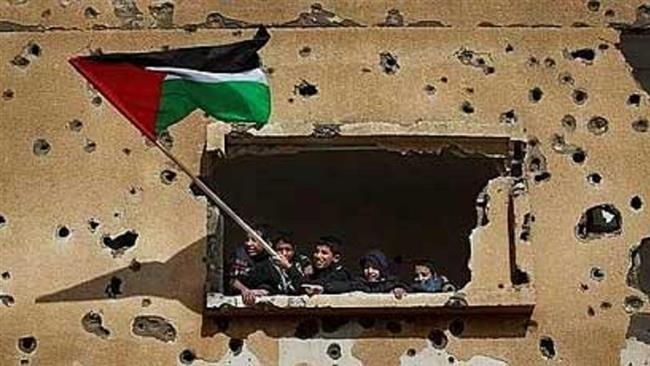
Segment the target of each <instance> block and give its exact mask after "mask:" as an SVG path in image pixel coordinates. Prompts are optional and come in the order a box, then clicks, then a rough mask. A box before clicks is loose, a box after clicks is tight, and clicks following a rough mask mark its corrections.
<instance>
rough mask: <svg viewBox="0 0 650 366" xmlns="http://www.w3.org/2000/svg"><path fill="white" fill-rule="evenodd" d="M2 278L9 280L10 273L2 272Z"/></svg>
mask: <svg viewBox="0 0 650 366" xmlns="http://www.w3.org/2000/svg"><path fill="white" fill-rule="evenodd" d="M2 279H3V280H10V279H11V273H9V272H6V271H5V272H2Z"/></svg>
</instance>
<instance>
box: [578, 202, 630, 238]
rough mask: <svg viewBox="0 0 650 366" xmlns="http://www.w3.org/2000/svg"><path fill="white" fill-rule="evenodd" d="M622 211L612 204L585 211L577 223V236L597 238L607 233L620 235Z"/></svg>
mask: <svg viewBox="0 0 650 366" xmlns="http://www.w3.org/2000/svg"><path fill="white" fill-rule="evenodd" d="M622 226H623V223H622V218H621V213H620V211H619V210H618V209H617V208H616V207H615V206H614V205H612V204H602V205H597V206H593V207H591V208H589V209H588V210H587V211H585V212H584V213H583V214H582V216H581V217H580V220H579V221H578V224H577V225H576V236H577V237H578V238H579V239H581V240H591V239H597V238H600V237H602V236H605V235H620V234H621V231H622Z"/></svg>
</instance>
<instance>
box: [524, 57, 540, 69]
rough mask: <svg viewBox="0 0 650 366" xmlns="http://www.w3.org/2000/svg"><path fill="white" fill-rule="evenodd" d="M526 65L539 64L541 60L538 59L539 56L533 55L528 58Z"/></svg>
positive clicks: (533, 65) (534, 65)
mask: <svg viewBox="0 0 650 366" xmlns="http://www.w3.org/2000/svg"><path fill="white" fill-rule="evenodd" d="M526 65H528V67H536V66H539V60H538V59H537V57H535V56H531V57H529V58H528V61H526Z"/></svg>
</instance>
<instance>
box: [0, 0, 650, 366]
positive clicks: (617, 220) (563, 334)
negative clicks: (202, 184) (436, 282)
mask: <svg viewBox="0 0 650 366" xmlns="http://www.w3.org/2000/svg"><path fill="white" fill-rule="evenodd" d="M260 9H263V10H260ZM649 18H650V4H649V3H646V2H644V1H642V0H638V1H636V0H630V1H605V0H602V1H595V0H589V1H587V0H585V1H566V2H561V3H558V2H557V1H551V0H546V1H518V2H516V3H514V2H510V1H497V0H495V1H489V2H488V1H470V0H463V1H447V2H439V3H437V4H436V6H432V5H431V4H430V3H428V2H421V1H401V2H393V1H373V2H364V3H362V4H359V3H358V2H343V1H328V2H322V3H321V4H313V3H311V2H305V1H290V0H286V1H276V2H273V3H272V4H268V3H267V2H261V1H248V2H245V4H241V3H239V2H225V1H224V2H219V3H218V4H217V3H215V2H210V1H191V2H190V1H180V0H178V1H134V0H93V1H80V0H48V1H35V0H4V1H2V2H0V39H1V40H2V43H1V46H0V75H1V79H0V80H1V84H0V89H1V92H2V99H0V121H1V125H2V127H3V128H4V133H3V134H2V139H1V140H0V156H2V157H3V158H2V159H3V160H2V165H0V169H1V171H0V174H1V176H2V181H1V182H2V190H1V191H0V192H2V195H1V198H2V200H1V202H0V215H1V216H0V273H2V275H1V277H0V301H1V303H0V329H2V331H1V332H0V361H1V362H0V364H2V365H5V364H7V365H12V364H35V365H36V364H38V365H61V364H72V365H91V364H92V365H113V364H131V363H133V364H152V365H155V364H172V365H173V364H197V365H222V364H260V365H265V364H288V365H294V364H295V365H320V364H331V363H333V362H336V363H339V364H368V365H372V364H391V365H392V364H404V365H415V364H425V363H426V364H445V363H448V364H467V365H485V364H488V365H492V364H494V365H504V364H509V365H530V364H542V363H564V364H569V365H613V364H619V363H620V364H624V365H628V364H629V363H632V364H633V365H636V364H642V363H643V362H647V361H648V357H650V356H648V354H650V351H649V349H650V346H649V345H648V344H647V343H648V342H649V341H648V337H647V331H646V329H647V326H646V323H647V319H646V318H647V315H648V313H650V311H649V310H648V305H647V303H648V294H647V291H648V290H647V289H648V284H647V283H646V282H647V265H648V263H650V259H647V258H646V256H647V255H646V251H647V248H645V245H647V239H645V240H644V238H647V237H648V236H649V235H650V234H649V233H648V227H649V225H650V217H649V216H648V213H647V209H646V208H645V203H646V202H647V200H648V197H650V187H649V186H648V185H647V183H646V179H645V178H646V177H647V176H648V175H649V173H650V164H647V163H646V162H645V161H644V158H643V157H644V156H645V155H647V154H648V153H650V142H649V141H648V131H647V130H648V127H647V126H648V122H647V121H648V118H649V116H648V114H649V113H648V111H649V110H650V108H649V99H648V97H649V96H648V93H647V91H644V90H643V89H642V88H641V86H640V84H638V83H637V82H636V80H635V79H634V76H633V74H632V69H631V67H630V66H629V65H628V64H627V63H626V59H625V57H624V55H623V53H622V52H621V51H619V49H618V48H617V46H616V45H617V43H618V42H619V39H620V31H619V29H620V28H621V27H625V26H628V27H629V26H632V25H634V26H636V27H643V26H644V25H646V24H647V22H648V19H649ZM256 23H265V24H268V25H270V26H271V28H270V31H271V34H272V39H271V41H270V43H269V44H268V45H267V46H266V48H265V49H264V50H263V51H262V56H263V59H264V64H265V68H266V71H267V73H268V75H269V80H270V83H271V88H272V91H273V95H274V99H273V103H274V105H273V109H274V111H273V115H272V121H271V123H270V124H269V125H267V126H266V127H264V128H263V129H262V130H260V131H249V132H251V133H253V134H259V135H310V134H312V133H313V132H314V130H318V129H321V130H322V129H323V125H326V126H335V128H334V129H335V130H336V131H337V133H340V134H342V135H355V134H357V135H358V134H366V135H367V134H425V135H427V134H432V135H474V136H496V135H499V136H508V137H510V138H512V139H519V140H522V141H525V142H526V151H525V152H526V154H525V156H524V157H520V160H521V162H522V163H523V165H524V172H523V173H524V177H525V180H523V181H521V182H518V183H517V184H516V185H515V186H514V188H513V192H512V194H513V196H514V198H513V199H514V200H515V202H514V203H513V208H512V210H511V211H512V220H513V223H514V226H515V227H516V228H517V229H516V231H515V232H514V233H513V234H514V235H512V238H513V239H512V243H511V245H513V246H514V247H515V248H516V249H517V251H516V253H517V254H516V255H517V256H522V257H523V258H526V259H524V260H522V261H517V263H518V264H521V265H522V268H520V270H521V271H524V272H526V275H527V276H529V277H530V278H531V279H534V281H533V282H531V283H526V281H519V282H520V284H519V285H518V286H523V287H533V286H534V290H535V292H536V296H535V301H536V303H535V308H534V311H533V313H532V315H531V316H529V317H525V318H521V317H512V316H508V314H502V315H499V316H495V315H490V316H486V315H480V314H466V315H465V314H463V313H460V314H458V313H455V314H448V315H444V314H443V315H436V316H431V317H427V316H418V317H412V316H407V315H399V314H396V315H390V316H387V315H376V314H375V315H373V314H364V315H355V316H354V317H349V316H340V317H339V316H336V314H334V315H329V316H320V317H316V316H315V317H291V316H289V317H275V318H269V317H257V318H236V319H231V320H229V321H224V320H222V319H219V320H217V319H211V318H204V316H203V314H202V313H203V303H204V296H203V285H204V279H205V265H204V263H203V257H204V256H205V253H206V250H205V237H206V235H207V232H206V220H207V218H206V210H207V203H206V202H205V200H204V198H202V197H196V196H194V195H193V193H192V191H191V190H190V189H189V183H190V182H189V180H188V179H187V178H186V177H185V176H183V175H182V174H180V173H179V171H178V169H177V168H176V167H175V166H173V165H172V164H170V163H169V162H168V161H167V160H166V159H165V158H164V157H163V156H162V155H161V154H160V153H159V152H158V151H157V150H156V149H155V148H154V147H152V146H150V145H149V144H147V143H145V142H144V139H143V138H142V137H141V136H140V135H139V134H138V133H137V131H136V130H135V129H133V128H132V127H131V126H130V125H129V124H128V123H127V122H126V121H125V120H124V118H123V117H122V116H121V115H119V114H118V113H117V112H116V111H115V109H114V108H113V107H112V106H110V105H109V104H108V103H107V102H106V101H105V100H104V99H103V98H102V97H101V96H99V95H98V94H97V93H96V92H95V91H94V90H92V89H91V88H89V87H88V86H87V84H86V83H85V82H84V81H83V80H82V78H81V77H79V75H77V74H76V73H75V72H74V71H73V70H72V68H71V67H70V66H69V65H68V64H67V59H68V58H70V57H72V56H73V55H85V54H88V53H89V52H90V51H91V50H96V49H98V48H101V49H102V50H104V51H106V52H109V51H114V50H123V51H128V50H153V49H160V48H162V47H180V46H188V45H194V44H209V43H215V42H231V41H237V40H241V39H244V38H245V37H249V36H250V35H251V34H252V30H249V29H245V28H247V27H251V26H253V25H254V24H256ZM615 27H616V28H615ZM224 28H226V29H224ZM242 28H244V29H242ZM634 95H636V96H638V98H637V97H634ZM644 121H645V122H644ZM207 123H208V119H206V118H205V117H203V115H202V114H201V113H198V112H197V113H194V114H193V115H191V116H190V117H189V118H188V121H186V122H185V123H183V124H180V125H178V126H176V127H174V128H173V129H172V131H171V136H170V137H168V138H167V140H166V143H167V144H171V145H172V146H173V147H172V152H174V153H175V154H177V155H178V156H179V158H180V159H181V160H182V161H184V162H186V163H188V164H189V165H190V166H191V167H192V169H193V170H195V171H197V172H198V171H199V165H200V159H201V155H202V153H203V152H204V144H205V142H206V134H205V125H206V124H207ZM229 130H230V127H228V126H224V125H221V124H211V125H209V127H208V131H209V132H208V136H207V141H208V143H209V145H210V146H212V147H215V146H216V147H218V146H219V145H220V141H221V139H222V137H223V133H224V132H227V131H229ZM489 188H490V189H489V190H488V191H489V192H493V191H494V190H497V189H499V185H498V184H491V185H490V187H489ZM501 194H503V192H501ZM505 211H506V210H505V209H504V208H503V207H501V208H498V209H497V208H495V209H491V210H489V211H488V215H490V214H496V213H499V212H505ZM495 222H496V221H495ZM499 222H500V221H499ZM492 235H493V234H490V235H481V234H480V232H478V233H475V235H473V237H477V238H478V239H481V240H478V239H477V240H478V241H477V242H473V243H472V250H473V251H474V252H476V251H478V253H476V254H473V255H479V253H483V254H484V253H487V252H489V248H486V246H488V245H489V242H490V241H489V240H483V239H484V238H491V237H492ZM507 235H508V234H507V233H504V234H503V236H504V238H505V239H506V240H507ZM643 243H646V244H645V245H644V244H643ZM529 254H530V255H529ZM472 271H480V272H482V273H484V274H485V275H486V277H485V278H492V277H493V278H495V279H496V278H498V279H500V278H501V277H502V274H503V273H504V269H503V268H490V267H489V266H487V265H486V266H481V267H480V268H477V267H474V266H472ZM505 273H507V272H505ZM514 282H515V281H513V283H514ZM470 285H471V283H470ZM481 285H482V286H483V285H484V286H492V284H488V283H485V284H484V283H481ZM506 285H507V286H510V285H509V284H506ZM506 285H504V286H506ZM494 286H495V290H498V289H497V288H496V284H494ZM512 287H513V289H510V290H512V291H515V289H514V287H516V286H514V285H513V286H512ZM206 329H207V331H206ZM206 334H209V336H207V335H206Z"/></svg>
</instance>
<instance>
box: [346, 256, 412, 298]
mask: <svg viewBox="0 0 650 366" xmlns="http://www.w3.org/2000/svg"><path fill="white" fill-rule="evenodd" d="M359 264H360V265H361V270H362V275H361V277H360V278H359V279H358V280H357V281H355V282H354V284H353V285H352V290H353V291H363V292H369V293H388V292H392V293H393V295H394V296H395V298H397V299H401V298H402V297H403V296H404V294H406V286H405V285H403V284H402V283H401V282H400V281H399V280H398V279H397V278H395V277H393V276H390V274H389V268H390V263H389V261H388V258H386V255H385V254H384V253H382V252H381V251H380V250H377V249H373V250H371V251H369V252H368V253H367V254H366V255H364V256H363V257H362V258H361V260H360V261H359Z"/></svg>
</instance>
